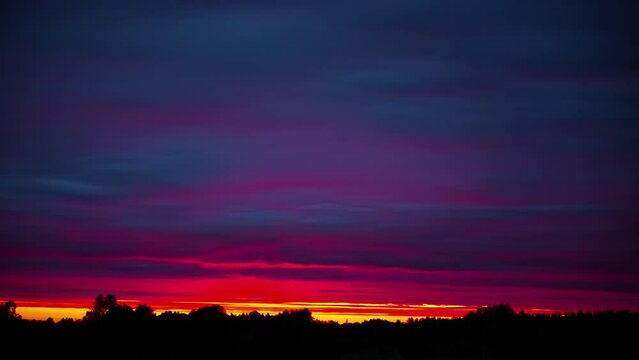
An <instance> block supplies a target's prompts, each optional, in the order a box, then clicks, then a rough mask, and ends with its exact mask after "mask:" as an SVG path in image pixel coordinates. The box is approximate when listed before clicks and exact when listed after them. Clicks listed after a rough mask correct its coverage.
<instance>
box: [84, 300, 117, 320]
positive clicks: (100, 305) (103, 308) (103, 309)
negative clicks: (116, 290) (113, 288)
mask: <svg viewBox="0 0 639 360" xmlns="http://www.w3.org/2000/svg"><path fill="white" fill-rule="evenodd" d="M117 303H118V300H117V299H116V298H115V295H110V294H109V295H107V296H103V295H102V294H100V295H98V296H97V297H96V298H95V302H94V303H93V306H92V307H91V310H90V311H87V314H86V316H85V317H84V318H85V319H86V320H100V319H103V318H104V317H105V316H106V314H107V313H108V312H109V311H113V310H115V309H116V308H117V306H118V304H117Z"/></svg>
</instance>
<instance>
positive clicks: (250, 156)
mask: <svg viewBox="0 0 639 360" xmlns="http://www.w3.org/2000/svg"><path fill="white" fill-rule="evenodd" d="M2 6H3V9H2V11H1V12H0V14H1V15H0V17H1V18H0V20H1V21H0V28H1V30H2V34H3V35H2V38H1V40H2V42H1V43H0V47H1V53H2V55H1V56H2V81H0V92H1V94H2V98H1V99H0V104H1V106H2V109H3V115H2V120H1V121H2V131H1V132H0V250H1V251H0V272H1V273H2V276H1V277H0V279H1V280H0V289H1V290H0V297H7V298H8V297H12V298H25V299H26V298H29V299H51V298H64V297H65V296H66V297H69V298H78V297H82V296H85V295H86V294H89V296H92V294H94V293H97V292H101V291H105V288H108V289H110V291H114V292H116V293H120V292H121V293H126V294H127V296H131V297H137V298H144V297H145V296H148V297H149V298H151V299H152V298H153V296H157V297H162V298H163V299H172V300H180V299H183V300H189V301H217V300H218V299H219V301H239V300H241V299H243V298H251V299H257V300H259V299H270V300H271V301H282V302H294V301H347V302H357V301H360V302H367V301H368V302H380V303H386V302H395V303H414V304H420V303H442V304H443V303H451V304H464V305H476V304H486V303H493V302H512V303H513V304H514V305H516V306H520V307H552V308H558V309H574V308H607V307H636V306H637V304H639V288H637V285H636V284H637V280H639V266H638V265H637V264H639V261H638V260H639V247H638V245H637V244H639V241H637V240H638V237H637V236H638V230H637V229H638V227H637V219H638V218H637V215H638V213H637V210H636V208H637V202H638V201H639V190H638V188H637V186H636V184H638V183H639V168H638V167H637V161H636V160H637V159H636V154H637V153H639V146H638V145H637V144H639V131H638V130H639V128H638V125H637V117H638V115H639V108H638V106H639V105H638V104H639V98H638V95H637V93H636V91H634V89H636V88H637V87H638V85H639V57H637V53H636V52H635V51H633V50H634V49H633V46H632V45H633V44H634V43H636V36H635V31H633V30H634V29H633V27H634V26H633V22H632V20H633V19H632V18H631V14H633V13H634V11H635V10H637V9H636V7H637V5H636V4H633V3H630V2H627V3H626V2H616V3H614V4H612V3H606V2H597V1H580V2H568V3H562V4H557V3H556V2H554V1H518V2H510V1H487V2H486V1H484V2H481V3H467V2H462V1H453V2H446V3H445V4H444V3H432V2H424V1H394V2H392V4H391V3H389V2H383V1H367V2H365V3H362V2H357V1H321V2H314V3H306V2H298V1H294V2H293V1H292V2H289V1H280V2H276V3H275V4H269V6H265V5H264V4H262V3H260V2H251V1H246V2H236V1H233V2H221V1H220V2H204V1H185V2H184V1H179V2H178V1H149V2H146V1H141V2H136V4H135V5H132V4H129V3H127V2H123V3H122V4H119V5H114V3H113V2H112V1H109V2H101V1H96V2H93V1H92V2H83V1H65V2H63V3H59V4H53V3H52V4H49V3H46V4H44V3H40V2H31V1H20V2H16V3H14V4H5V5H2ZM38 279H40V280H38ZM56 279H57V280H56ZM63 279H75V280H74V281H70V280H69V281H64V280H63ZM82 279H86V281H85V280H82ZM246 279H253V280H250V281H247V280H246ZM199 281H209V282H210V284H227V282H228V283H232V281H236V282H237V283H238V284H245V285H246V284H249V285H246V286H244V287H243V288H242V289H239V290H238V288H240V287H241V286H240V285H238V286H237V287H238V288H235V287H233V286H230V285H219V286H217V285H215V286H214V285H211V288H207V287H206V286H200V285H198V286H195V285H192V284H193V283H196V282H199ZM287 282H294V283H296V284H305V285H304V286H301V287H298V289H297V290H296V291H293V290H291V292H290V293H288V294H287V293H286V291H283V290H282V291H280V292H279V293H278V295H277V296H271V295H272V294H271V293H269V290H268V288H269V286H273V285H272V284H274V283H277V284H284V285H281V286H282V289H285V288H286V285H285V284H287ZM118 284H122V285H118ZM140 284H150V285H148V286H145V287H141V286H140ZM163 284H171V285H170V286H168V285H166V286H165V285H163ZM198 284H199V283H198ZM250 284H254V286H253V288H251V285H250ZM265 284H271V285H265ZM153 286H155V287H154V288H152V287H153ZM330 288H332V289H334V290H332V291H328V290H327V289H330ZM135 289H140V290H139V291H137V290H135ZM143 289H144V290H143ZM304 289H308V291H306V292H304ZM317 289H322V290H321V291H320V290H317ZM149 294H152V296H151V295H149ZM269 294H270V295H269ZM316 297H320V299H317V298H316Z"/></svg>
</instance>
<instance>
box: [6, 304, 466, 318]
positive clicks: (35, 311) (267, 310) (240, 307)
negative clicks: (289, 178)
mask: <svg viewBox="0 0 639 360" xmlns="http://www.w3.org/2000/svg"><path fill="white" fill-rule="evenodd" d="M118 302H120V303H123V304H128V305H130V306H132V307H135V306H137V304H140V303H141V302H140V301H136V300H119V301H118ZM16 303H17V304H18V309H17V310H18V313H19V314H20V315H21V316H22V318H23V319H27V320H46V319H47V318H49V317H50V318H52V319H53V320H55V321H59V320H60V319H63V318H72V319H81V318H82V317H83V316H84V315H85V313H86V312H87V311H88V306H84V307H82V305H81V304H75V303H59V304H53V303H43V302H37V301H24V302H20V301H16ZM20 304H24V305H22V306H21V305H20ZM213 304H217V305H221V306H223V307H224V308H225V309H226V311H227V313H229V314H234V315H240V314H245V313H250V312H252V311H258V312H260V313H262V314H271V315H274V314H278V313H280V312H283V311H285V310H300V309H309V310H310V311H311V312H312V313H313V317H314V318H315V319H317V320H321V321H336V322H339V323H345V322H361V321H365V320H370V319H383V320H388V321H397V320H399V321H406V320H407V319H408V318H411V317H412V318H421V317H438V318H453V317H461V316H464V315H465V314H466V313H468V312H469V311H471V310H474V309H475V307H469V306H462V305H432V304H412V305H411V304H375V303H348V302H287V303H259V302H246V303H238V302H186V301H184V302H174V303H169V304H162V305H156V306H152V308H153V309H154V310H155V312H156V314H161V313H163V312H165V311H174V312H181V313H188V312H190V311H191V310H193V309H197V308H200V307H204V306H208V305H213Z"/></svg>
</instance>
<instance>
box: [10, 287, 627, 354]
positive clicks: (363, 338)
mask: <svg viewBox="0 0 639 360" xmlns="http://www.w3.org/2000/svg"><path fill="white" fill-rule="evenodd" d="M103 299H104V298H103ZM638 326H639V313H630V312H603V313H595V314H590V313H577V314H563V315H559V314H557V315H529V314H523V313H522V314H515V313H514V312H513V311H512V309H511V308H510V307H509V306H508V305H498V306H493V307H489V308H482V309H479V310H478V311H476V312H472V313H470V314H468V315H467V316H466V317H464V318H461V319H454V320H444V319H420V320H414V321H409V322H406V323H392V322H387V321H382V320H372V321H367V322H364V323H357V324H337V323H332V322H318V321H313V320H312V316H311V313H310V312H309V311H308V310H302V311H293V312H284V313H281V314H279V315H276V316H265V315H260V314H258V313H251V314H247V315H240V316H233V315H226V314H225V313H224V309H223V308H221V307H219V306H212V307H206V308H202V309H199V310H196V311H193V312H192V313H191V314H189V315H184V314H175V313H164V314H162V315H159V316H155V315H153V314H152V312H151V311H150V309H149V308H148V307H140V308H138V309H136V310H133V309H131V308H129V307H128V306H124V305H115V302H113V304H111V305H110V306H109V305H106V306H103V307H102V308H100V307H99V306H96V305H94V311H92V312H91V313H89V315H88V316H87V317H86V318H85V319H84V320H82V321H73V320H62V321H59V322H57V323H55V322H53V321H27V320H21V319H19V318H17V317H15V316H8V317H7V316H6V315H3V319H2V321H1V323H0V339H1V340H0V343H1V346H2V349H3V352H4V353H5V354H11V353H12V352H13V351H15V352H16V354H17V357H15V358H42V359H110V358H114V359H265V358H266V359H270V358H275V359H639V342H638V341H637V339H638V338H639V337H638V336H637V335H638V334H639V331H637V330H638V328H639V327H638ZM3 358H5V359H8V358H10V357H5V356H3Z"/></svg>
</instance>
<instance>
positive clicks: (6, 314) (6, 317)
mask: <svg viewBox="0 0 639 360" xmlns="http://www.w3.org/2000/svg"><path fill="white" fill-rule="evenodd" d="M21 318H22V317H21V316H20V315H18V313H16V303H15V302H13V301H11V300H10V301H7V302H5V303H4V304H2V305H0V321H12V320H18V319H21Z"/></svg>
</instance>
